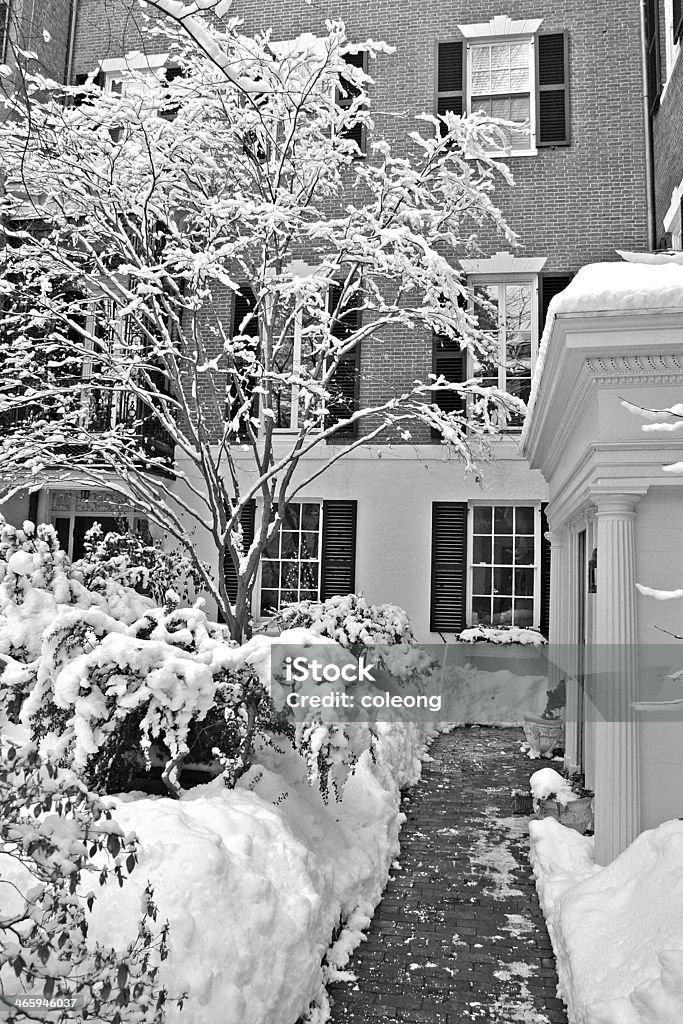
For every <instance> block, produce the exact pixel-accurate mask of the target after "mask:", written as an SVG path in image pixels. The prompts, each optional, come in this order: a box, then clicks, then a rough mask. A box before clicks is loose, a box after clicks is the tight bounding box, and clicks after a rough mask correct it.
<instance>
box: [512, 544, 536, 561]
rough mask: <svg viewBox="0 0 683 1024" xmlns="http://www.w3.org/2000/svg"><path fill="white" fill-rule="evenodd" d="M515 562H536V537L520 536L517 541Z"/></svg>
mask: <svg viewBox="0 0 683 1024" xmlns="http://www.w3.org/2000/svg"><path fill="white" fill-rule="evenodd" d="M515 563H516V564H517V565H533V564H534V538H533V537H518V538H517V540H516V541H515Z"/></svg>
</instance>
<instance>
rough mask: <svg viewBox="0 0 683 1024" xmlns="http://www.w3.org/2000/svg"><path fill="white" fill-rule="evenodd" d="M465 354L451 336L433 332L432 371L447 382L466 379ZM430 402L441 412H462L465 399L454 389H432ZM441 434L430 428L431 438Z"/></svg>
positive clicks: (454, 382)
mask: <svg viewBox="0 0 683 1024" xmlns="http://www.w3.org/2000/svg"><path fill="white" fill-rule="evenodd" d="M466 368H467V355H466V353H465V352H463V351H462V349H461V348H460V343H459V342H458V341H456V340H453V339H451V338H446V337H443V336H442V335H438V334H435V335H434V339H433V343H432V373H434V374H436V376H437V377H438V376H443V377H445V378H446V380H447V381H448V382H449V384H462V383H463V381H464V380H466V379H467V378H466ZM432 403H433V404H434V405H436V406H438V407H439V409H442V410H443V412H460V413H461V412H464V410H465V399H464V397H463V396H462V395H459V394H458V393H457V392H456V391H438V390H437V391H432ZM440 437H441V434H440V433H439V431H438V430H432V438H433V439H438V438H440Z"/></svg>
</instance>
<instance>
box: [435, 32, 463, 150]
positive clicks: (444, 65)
mask: <svg viewBox="0 0 683 1024" xmlns="http://www.w3.org/2000/svg"><path fill="white" fill-rule="evenodd" d="M464 52H465V50H464V46H463V43H462V40H461V39H457V40H454V41H452V42H450V43H438V44H437V70H436V112H437V114H445V113H446V112H447V111H450V112H451V113H453V114H462V113H463V111H464V109H465V89H464V84H463V83H464V80H465V75H464V60H463V58H464ZM439 131H440V132H441V134H442V135H445V134H446V129H445V126H444V125H443V124H442V125H441V126H440V128H439Z"/></svg>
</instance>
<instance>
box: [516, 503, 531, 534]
mask: <svg viewBox="0 0 683 1024" xmlns="http://www.w3.org/2000/svg"><path fill="white" fill-rule="evenodd" d="M515 532H516V533H530V534H532V535H533V532H534V509H533V508H530V507H529V506H528V505H518V506H517V508H516V509H515Z"/></svg>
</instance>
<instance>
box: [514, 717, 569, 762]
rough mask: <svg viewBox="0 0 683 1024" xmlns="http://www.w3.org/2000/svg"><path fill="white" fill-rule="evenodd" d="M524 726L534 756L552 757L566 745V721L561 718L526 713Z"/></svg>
mask: <svg viewBox="0 0 683 1024" xmlns="http://www.w3.org/2000/svg"><path fill="white" fill-rule="evenodd" d="M523 728H524V735H525V737H526V741H527V743H528V744H529V752H530V753H531V755H532V756H533V757H552V756H553V754H554V753H555V751H556V750H559V749H561V748H562V747H563V746H564V722H563V720H562V719H561V718H537V717H536V716H535V715H525V716H524V726H523Z"/></svg>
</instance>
